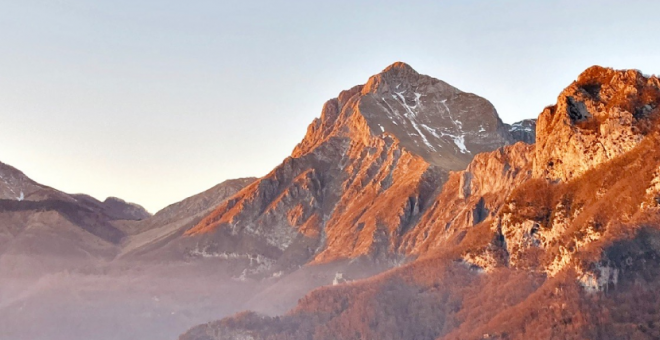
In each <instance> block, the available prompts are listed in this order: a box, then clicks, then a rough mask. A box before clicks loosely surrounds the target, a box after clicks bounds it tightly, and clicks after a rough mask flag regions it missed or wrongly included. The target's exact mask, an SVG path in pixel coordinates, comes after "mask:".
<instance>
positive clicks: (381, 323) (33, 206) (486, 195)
mask: <svg viewBox="0 0 660 340" xmlns="http://www.w3.org/2000/svg"><path fill="white" fill-rule="evenodd" d="M659 106H660V81H659V80H658V78H656V77H647V76H645V75H643V74H642V73H640V72H639V71H635V70H623V71H618V70H613V69H608V68H602V67H597V66H594V67H592V68H589V69H587V70H586V71H584V72H583V73H582V74H580V75H579V76H578V78H577V80H576V81H575V82H573V83H572V84H570V85H569V86H568V87H567V88H566V89H564V90H563V91H562V92H561V93H560V95H559V97H558V98H557V102H556V104H555V105H552V106H549V107H546V108H545V109H544V110H543V111H542V113H541V114H540V115H539V117H538V119H528V120H524V121H521V122H518V123H514V124H511V125H508V124H505V123H503V122H502V121H501V119H500V118H499V116H498V113H497V111H496V110H495V108H494V107H493V105H492V104H491V103H490V102H489V101H487V100H486V99H484V98H481V97H479V96H477V95H475V94H471V93H466V92H463V91H461V90H459V89H457V88H455V87H453V86H451V85H449V84H447V83H445V82H443V81H441V80H438V79H435V78H432V77H429V76H426V75H422V74H419V73H417V72H416V71H415V70H414V69H413V68H412V67H410V66H409V65H407V64H405V63H401V62H397V63H394V64H392V65H390V66H388V67H387V68H385V69H384V70H383V71H382V72H381V73H379V74H377V75H374V76H372V77H370V78H369V79H368V80H367V81H366V83H365V84H364V85H358V86H355V87H353V88H351V89H348V90H345V91H342V92H341V93H339V95H338V96H337V97H336V98H333V99H330V100H329V101H327V102H326V103H325V105H324V106H323V109H322V111H321V115H320V117H319V118H317V119H315V120H314V121H313V122H312V123H311V124H310V125H309V128H308V130H307V133H306V135H305V136H304V138H303V139H302V141H301V142H300V143H299V144H298V145H297V146H296V147H295V148H294V150H293V151H292V153H291V156H290V157H287V158H286V159H285V160H284V161H283V162H282V163H281V164H280V165H278V166H276V167H275V168H274V169H273V170H272V171H271V172H270V173H268V174H267V175H265V176H263V177H261V178H244V179H237V180H230V181H226V182H223V183H221V184H219V185H217V186H215V187H213V188H211V189H209V190H207V191H205V192H203V193H200V194H198V195H195V196H193V197H190V198H187V199H185V200H183V201H181V202H178V203H175V204H172V205H170V206H168V207H166V208H165V209H163V210H161V211H159V212H157V213H156V214H154V215H153V216H151V215H150V214H149V213H147V212H146V211H145V210H144V209H143V208H141V207H140V206H138V205H135V204H131V203H127V202H124V201H123V200H121V199H117V198H108V199H107V200H105V201H104V202H101V201H98V200H96V199H94V198H92V197H90V196H86V195H70V194H66V193H63V192H60V191H57V190H55V189H52V188H49V187H46V186H43V185H41V184H38V183H36V182H34V181H32V180H30V179H29V178H27V177H26V176H25V175H24V174H22V173H21V172H20V171H18V170H16V169H14V168H12V167H10V166H7V165H4V164H0V320H4V321H0V330H2V329H4V330H6V331H5V332H0V333H4V334H7V335H2V334H0V339H5V338H6V339H10V338H11V339H17V338H26V339H27V338H29V339H78V338H80V339H83V338H89V337H92V338H95V339H117V337H118V336H119V338H126V339H128V338H143V339H162V338H168V337H169V338H175V337H176V336H177V334H180V333H182V332H184V331H185V330H186V329H188V328H190V327H191V326H193V325H195V324H199V326H196V327H193V328H191V329H190V330H188V331H187V332H185V333H184V334H183V335H181V337H180V339H181V340H213V339H253V340H256V339H528V338H562V339H567V338H570V339H583V338H584V339H593V338H599V339H608V338H611V339H621V338H634V339H647V338H648V339H653V338H658V337H659V336H660V331H658V329H660V324H658V322H660V319H658V314H657V307H658V302H657V298H656V297H655V294H654V291H655V289H656V288H658V287H656V286H657V285H658V283H656V281H657V279H656V276H657V273H660V270H658V268H660V267H658V257H657V255H658V251H659V249H660V248H659V247H660V246H658V244H659V243H658V240H659V238H658V235H659V234H658V221H659V219H658V215H657V214H658V212H660V209H659V208H658V205H659V204H660V170H658V169H660V145H658V144H657V143H658V141H659V139H660V131H659V130H658V128H657V126H658V124H657V123H658V122H657V120H658V116H659V112H660V109H659V108H658V107H659ZM44 307H47V308H44ZM17 310H18V311H20V312H16V311H17ZM55 310H58V311H60V312H54V311H55ZM241 310H251V311H249V312H241V313H239V314H235V315H233V316H232V314H234V313H236V312H239V311H241ZM56 313H58V314H59V315H57V316H53V315H54V314H56ZM222 317H225V318H224V319H221V320H219V321H211V320H214V319H216V320H217V319H220V318H222ZM70 320H77V321H76V322H71V321H70ZM209 321H210V322H209ZM34 323H36V324H39V325H41V326H40V327H32V326H31V324H34ZM116 325H121V329H122V330H121V332H120V333H117V331H116V327H117V326H116ZM113 330H114V331H113Z"/></svg>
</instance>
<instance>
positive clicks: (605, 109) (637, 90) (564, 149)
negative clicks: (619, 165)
mask: <svg viewBox="0 0 660 340" xmlns="http://www.w3.org/2000/svg"><path fill="white" fill-rule="evenodd" d="M659 115H660V81H659V80H658V78H656V77H654V76H653V77H649V78H647V77H645V76H644V75H643V74H642V73H641V72H640V71H638V70H614V69H612V68H605V67H600V66H592V67H590V68H588V69H586V70H585V71H584V72H582V73H581V74H580V76H579V77H578V78H577V81H575V82H573V83H572V84H571V85H570V86H568V87H567V88H566V89H564V90H563V91H562V92H561V94H560V95H559V97H558V98H557V104H555V105H554V106H551V107H548V108H546V109H545V110H544V111H543V112H542V113H541V115H540V116H539V120H538V127H537V133H538V137H537V146H536V148H537V153H536V161H535V165H534V173H535V176H537V177H546V178H548V179H552V180H563V181H567V180H570V179H571V178H574V177H577V176H579V175H581V174H583V173H585V172H586V171H587V170H589V169H591V168H594V167H595V166H597V165H598V164H601V163H604V162H606V161H609V160H611V159H613V158H615V157H617V156H619V155H621V154H623V153H625V152H628V151H630V150H632V148H634V147H635V146H636V145H637V144H639V142H641V141H642V140H643V139H644V136H646V135H647V134H648V133H649V131H650V130H651V129H652V128H653V127H654V126H655V125H656V122H657V120H658V117H659ZM575 141H580V142H579V143H576V142H575Z"/></svg>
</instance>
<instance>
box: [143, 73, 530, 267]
mask: <svg viewBox="0 0 660 340" xmlns="http://www.w3.org/2000/svg"><path fill="white" fill-rule="evenodd" d="M526 124H527V123H526ZM516 126H518V125H516ZM521 126H522V125H521ZM525 126H528V125H525ZM510 129H511V127H508V126H507V125H505V124H503V123H502V121H501V120H500V118H499V117H498V115H497V112H496V111H495V109H494V107H493V106H492V104H491V103H490V102H488V101H487V100H485V99H483V98H481V97H479V96H477V95H474V94H471V93H466V92H462V91H460V90H458V89H457V88H455V87H452V86H451V85H449V84H447V83H445V82H443V81H440V80H438V79H434V78H432V77H429V76H426V75H422V74H419V73H417V72H416V71H415V70H414V69H412V68H411V67H410V66H409V65H407V64H404V63H400V62H398V63H394V64H392V65H391V66H389V67H387V68H385V69H384V70H383V71H382V72H381V73H379V74H377V75H375V76H373V77H371V78H369V80H368V81H367V82H366V83H365V84H364V85H358V86H355V87H353V88H351V89H349V90H346V91H343V92H341V93H340V94H339V95H338V96H337V98H333V99H331V100H329V101H327V102H326V103H325V105H324V106H323V110H322V113H321V116H320V118H317V119H315V120H314V121H313V122H312V124H310V126H309V128H308V130H307V134H306V135H305V137H304V138H303V140H302V141H301V142H300V143H299V144H298V145H297V146H296V147H295V149H294V150H293V152H292V154H291V156H290V157H288V158H286V159H285V160H284V161H283V162H282V164H280V165H279V166H277V167H276V168H275V169H274V170H273V171H271V172H270V173H269V174H268V175H266V176H264V177H263V178H260V179H259V180H257V181H255V182H254V183H252V184H250V185H248V186H247V187H245V188H244V189H243V190H241V191H240V192H238V193H237V194H236V195H234V196H233V197H231V198H229V199H228V200H226V201H225V202H224V203H222V204H221V205H220V206H218V207H217V209H215V210H214V211H213V212H211V213H210V214H208V215H207V216H206V217H205V218H204V219H202V220H201V221H200V222H199V223H198V224H197V225H195V226H194V227H193V228H190V229H189V230H187V231H186V233H185V235H184V236H183V237H181V238H177V239H176V240H172V242H170V243H168V244H166V245H163V247H161V248H160V249H158V250H156V252H162V253H171V252H172V251H171V249H177V250H178V251H179V252H183V253H184V254H187V256H188V257H190V258H194V257H205V258H213V257H215V258H219V259H224V260H236V261H243V262H249V265H250V268H248V270H247V271H245V269H241V271H239V274H241V275H245V274H247V275H253V276H262V277H265V276H269V275H273V274H275V275H279V274H278V273H280V272H285V273H286V272H288V271H290V270H295V269H296V268H299V267H300V266H303V265H306V264H323V263H330V262H333V261H342V260H346V259H356V258H362V257H366V258H370V259H374V260H375V261H377V262H379V263H383V264H387V265H386V267H387V266H392V265H396V264H398V263H400V262H401V261H403V260H404V259H405V258H406V256H407V255H408V253H407V252H406V251H405V250H404V249H403V248H402V241H403V239H404V238H405V237H406V235H407V234H408V233H409V231H410V230H411V228H412V227H413V226H414V225H415V224H416V223H417V221H418V219H419V218H420V217H421V216H422V215H423V212H424V211H425V210H426V209H427V208H428V207H429V206H430V205H431V204H432V202H433V198H434V197H435V196H436V195H437V192H438V190H439V189H440V188H441V187H442V184H443V183H444V182H445V181H446V180H447V178H448V176H449V173H450V171H456V170H462V169H464V168H465V167H466V166H467V165H468V163H469V162H470V161H471V160H472V159H473V157H474V156H475V155H477V154H479V153H482V152H487V151H492V150H495V149H497V148H498V147H501V146H503V145H507V144H511V143H513V142H514V141H515V140H516V139H515V138H514V136H513V135H512V133H511V132H510V131H509V130H510ZM517 131H518V133H517V136H518V138H527V139H529V137H528V135H529V134H532V133H533V132H532V131H530V130H529V129H526V128H520V129H518V130H517Z"/></svg>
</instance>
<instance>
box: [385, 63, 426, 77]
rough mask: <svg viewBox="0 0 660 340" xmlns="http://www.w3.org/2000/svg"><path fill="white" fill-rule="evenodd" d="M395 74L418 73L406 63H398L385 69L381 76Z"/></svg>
mask: <svg viewBox="0 0 660 340" xmlns="http://www.w3.org/2000/svg"><path fill="white" fill-rule="evenodd" d="M393 72H406V73H417V71H415V69H413V68H412V66H410V65H408V64H406V63H404V62H403V61H397V62H394V63H393V64H391V65H390V66H388V67H386V68H385V69H383V71H382V72H381V74H384V73H393Z"/></svg>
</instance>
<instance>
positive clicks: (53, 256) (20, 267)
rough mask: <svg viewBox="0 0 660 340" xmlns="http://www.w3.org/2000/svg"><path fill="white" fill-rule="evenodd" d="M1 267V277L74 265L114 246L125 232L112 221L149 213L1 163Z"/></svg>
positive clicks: (98, 256)
mask: <svg viewBox="0 0 660 340" xmlns="http://www.w3.org/2000/svg"><path fill="white" fill-rule="evenodd" d="M0 197H2V198H1V199H0V273H2V275H0V276H3V278H4V279H8V278H9V277H12V276H15V275H18V276H39V275H41V274H43V273H46V272H55V271H58V270H61V269H63V268H76V267H79V266H81V265H82V263H87V262H88V261H96V260H100V259H106V260H108V259H111V258H113V257H114V256H115V254H116V253H117V252H118V249H119V245H120V243H121V241H122V239H123V238H124V237H125V233H124V232H123V231H122V230H121V229H119V228H117V227H116V226H115V225H114V224H113V221H116V220H118V219H141V218H146V217H148V216H149V213H148V212H147V211H146V210H144V208H142V207H140V206H138V205H136V204H132V203H127V202H124V201H123V200H120V199H117V198H108V199H107V200H106V201H105V202H99V201H97V200H96V199H94V198H92V197H90V196H86V195H69V194H66V193H64V192H61V191H58V190H56V189H53V188H50V187H47V186H45V185H42V184H39V183H37V182H35V181H33V180H31V179H30V178H28V177H27V176H26V175H25V174H23V173H22V172H21V171H19V170H17V169H15V168H13V167H11V166H9V165H6V164H4V163H0Z"/></svg>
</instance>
